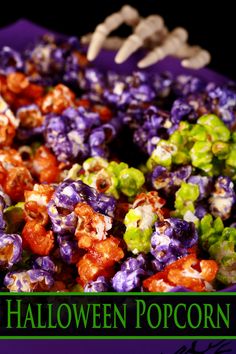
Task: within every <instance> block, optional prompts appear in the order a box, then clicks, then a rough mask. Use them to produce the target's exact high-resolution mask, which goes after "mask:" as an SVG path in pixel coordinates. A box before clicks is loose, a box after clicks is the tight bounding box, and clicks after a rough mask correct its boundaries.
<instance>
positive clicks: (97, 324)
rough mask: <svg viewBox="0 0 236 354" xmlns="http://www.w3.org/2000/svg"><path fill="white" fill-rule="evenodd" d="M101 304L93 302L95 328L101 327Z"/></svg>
mask: <svg viewBox="0 0 236 354" xmlns="http://www.w3.org/2000/svg"><path fill="white" fill-rule="evenodd" d="M100 309H101V304H93V328H101V312H100Z"/></svg>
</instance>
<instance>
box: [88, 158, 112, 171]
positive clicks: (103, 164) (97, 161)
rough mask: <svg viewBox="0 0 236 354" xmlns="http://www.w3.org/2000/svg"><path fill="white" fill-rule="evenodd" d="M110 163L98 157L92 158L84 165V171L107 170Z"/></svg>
mask: <svg viewBox="0 0 236 354" xmlns="http://www.w3.org/2000/svg"><path fill="white" fill-rule="evenodd" d="M107 167H108V162H107V160H106V159H104V158H102V157H99V156H96V157H90V158H88V159H87V160H85V161H84V163H83V169H84V171H85V172H96V171H99V170H101V169H102V168H107Z"/></svg>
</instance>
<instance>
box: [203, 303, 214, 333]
mask: <svg viewBox="0 0 236 354" xmlns="http://www.w3.org/2000/svg"><path fill="white" fill-rule="evenodd" d="M203 307H204V326H203V328H209V324H210V328H217V326H215V324H214V322H213V320H212V318H211V317H212V314H213V306H212V305H211V304H203Z"/></svg>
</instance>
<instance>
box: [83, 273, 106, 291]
mask: <svg viewBox="0 0 236 354" xmlns="http://www.w3.org/2000/svg"><path fill="white" fill-rule="evenodd" d="M109 290H110V284H109V282H108V281H107V279H106V278H104V277H103V276H100V277H98V278H97V279H96V280H94V281H90V282H88V283H87V284H86V285H85V287H84V292H85V293H101V292H107V291H109Z"/></svg>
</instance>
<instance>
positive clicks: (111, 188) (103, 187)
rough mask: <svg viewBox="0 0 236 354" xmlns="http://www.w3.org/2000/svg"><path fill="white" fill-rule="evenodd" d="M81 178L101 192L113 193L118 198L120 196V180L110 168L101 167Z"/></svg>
mask: <svg viewBox="0 0 236 354" xmlns="http://www.w3.org/2000/svg"><path fill="white" fill-rule="evenodd" d="M81 180H82V181H83V182H84V183H86V184H87V185H89V186H90V187H93V188H95V189H96V190H97V191H98V192H100V193H101V192H102V193H106V194H109V195H112V196H113V197H114V198H116V199H118V198H119V192H118V186H119V180H118V178H117V177H116V176H115V175H114V174H113V173H112V172H111V171H109V170H108V168H107V169H101V170H100V171H98V172H96V173H89V174H85V175H84V176H82V177H81Z"/></svg>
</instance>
